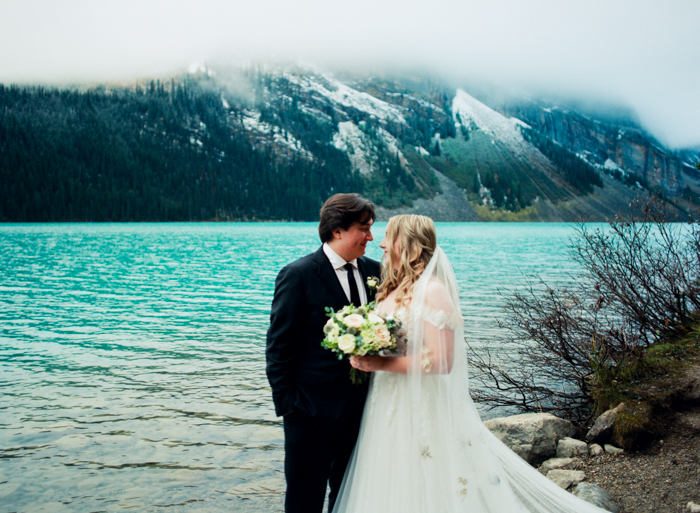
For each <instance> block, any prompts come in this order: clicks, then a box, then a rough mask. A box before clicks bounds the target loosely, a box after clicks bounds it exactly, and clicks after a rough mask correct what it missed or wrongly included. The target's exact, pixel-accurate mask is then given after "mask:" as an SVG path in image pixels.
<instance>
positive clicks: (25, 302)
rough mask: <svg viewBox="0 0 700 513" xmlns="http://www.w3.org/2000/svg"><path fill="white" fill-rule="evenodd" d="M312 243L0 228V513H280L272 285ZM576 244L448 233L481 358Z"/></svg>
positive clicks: (103, 228)
mask: <svg viewBox="0 0 700 513" xmlns="http://www.w3.org/2000/svg"><path fill="white" fill-rule="evenodd" d="M383 228H384V225H379V226H376V227H375V229H374V232H375V233H374V235H375V239H376V240H375V242H374V243H373V245H372V247H371V249H370V250H369V256H373V257H374V258H378V257H379V255H380V254H381V250H380V248H379V247H378V241H379V240H381V238H382V231H383ZM316 229H317V227H316V225H315V224H306V223H270V224H206V223H205V224H186V223H185V224H51V225H31V224H27V225H12V224H7V225H2V226H0V255H3V256H2V260H0V283H1V284H2V285H0V315H1V318H2V322H1V323H0V369H1V372H0V387H1V389H2V394H1V395H0V419H1V420H0V459H1V460H2V461H3V464H2V467H0V511H7V512H9V511H38V510H40V509H47V510H54V511H64V510H70V511H77V512H87V511H110V512H111V511H121V510H123V509H134V510H136V511H144V510H151V511H152V510H154V508H169V509H170V510H172V511H180V510H182V511H184V510H187V509H190V508H192V503H194V502H197V503H205V504H206V506H204V504H202V507H203V508H206V510H207V511H225V510H231V509H233V510H236V509H243V508H245V509H246V510H249V511H281V510H282V498H281V495H282V493H283V490H284V486H283V480H282V469H283V452H282V447H283V440H282V429H281V423H280V420H279V419H278V418H277V417H275V415H274V410H273V407H272V403H271V400H270V389H269V386H268V383H267V380H266V377H265V371H264V366H265V359H264V347H265V332H266V329H267V323H268V321H269V312H270V302H271V300H272V293H273V288H274V280H275V277H276V274H277V272H278V271H279V269H280V268H281V267H282V266H283V265H285V264H286V263H288V262H290V261H292V260H294V259H295V258H298V257H300V256H303V255H304V254H307V253H309V252H311V251H314V250H315V249H316V248H317V247H318V242H317V232H316ZM572 234H573V229H572V226H571V225H566V224H554V225H534V224H533V225H522V224H520V225H508V224H499V225H480V224H439V225H438V237H439V241H440V244H441V246H442V247H443V249H444V250H445V252H446V253H447V254H448V256H449V257H450V259H451V261H452V262H453V265H454V267H455V271H456V273H457V276H458V280H459V285H460V291H461V295H462V310H463V314H464V317H465V321H466V333H467V336H468V337H469V340H470V343H472V344H475V345H477V346H479V345H481V346H489V347H495V348H498V342H497V341H498V337H499V332H498V330H497V328H496V327H495V325H494V323H493V319H495V318H496V317H498V316H499V315H500V314H501V305H502V298H501V296H499V294H498V291H499V290H503V289H509V288H514V287H518V286H519V285H518V283H519V282H518V280H519V279H520V277H522V276H523V275H532V274H534V275H537V276H541V277H543V278H544V279H546V280H548V281H550V282H552V281H554V282H560V283H563V282H566V281H567V280H570V276H571V275H572V274H575V273H576V272H577V271H578V270H577V268H576V267H575V266H574V265H573V264H572V263H571V261H570V260H569V259H568V257H567V249H566V245H567V242H568V240H569V238H570V237H571V235H572Z"/></svg>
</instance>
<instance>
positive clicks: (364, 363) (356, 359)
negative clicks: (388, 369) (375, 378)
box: [350, 355, 384, 372]
mask: <svg viewBox="0 0 700 513" xmlns="http://www.w3.org/2000/svg"><path fill="white" fill-rule="evenodd" d="M350 365H352V366H353V367H354V368H356V369H358V370H361V371H364V372H374V371H378V370H382V367H384V358H383V357H382V356H377V355H375V356H351V357H350Z"/></svg>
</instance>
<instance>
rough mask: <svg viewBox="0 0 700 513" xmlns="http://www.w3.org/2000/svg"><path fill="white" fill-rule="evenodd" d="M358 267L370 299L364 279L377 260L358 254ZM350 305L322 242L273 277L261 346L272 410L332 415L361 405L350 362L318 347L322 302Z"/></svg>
mask: <svg viewBox="0 0 700 513" xmlns="http://www.w3.org/2000/svg"><path fill="white" fill-rule="evenodd" d="M357 266H358V268H359V270H360V273H361V274H362V277H363V280H362V281H363V282H364V283H365V290H366V291H367V297H368V299H369V301H373V300H374V290H372V291H370V290H369V288H368V287H367V284H366V281H367V278H368V277H369V276H376V277H379V276H380V271H381V266H380V264H379V262H377V261H376V260H372V259H369V258H366V257H360V258H359V259H358V261H357ZM347 304H349V301H348V299H347V297H346V296H345V292H344V291H343V288H342V286H341V285H340V282H339V281H338V277H337V276H336V273H335V270H334V269H333V266H332V265H331V263H330V261H329V260H328V257H327V256H326V255H325V253H324V252H323V247H321V248H319V249H318V250H317V251H316V252H314V253H312V254H310V255H307V256H305V257H303V258H301V259H299V260H297V261H296V262H293V263H291V264H289V265H287V266H286V267H284V268H283V269H282V270H281V271H280V273H279V274H278V275H277V280H276V281H275V295H274V298H273V300H272V310H271V312H270V328H269V329H268V331H267V347H266V351H265V357H266V362H267V365H266V371H267V377H268V380H269V381H270V386H271V387H272V399H273V401H274V403H275V412H276V413H277V415H286V414H288V413H291V412H292V411H294V410H298V411H301V412H303V413H305V414H306V415H309V416H312V417H322V418H328V419H332V420H337V419H338V418H340V416H341V415H342V414H343V413H344V412H346V411H347V409H348V408H351V409H352V408H355V407H358V406H359V408H360V411H361V408H362V405H363V404H364V399H365V395H366V394H367V386H366V385H353V384H352V383H351V382H350V363H349V362H348V359H347V358H344V359H342V360H338V357H337V356H336V354H335V353H333V352H332V351H330V350H328V349H324V348H323V347H321V341H322V340H323V337H324V334H323V326H324V325H325V324H326V321H328V317H327V316H326V312H325V307H327V306H330V307H332V308H333V309H334V310H336V311H337V310H340V309H341V308H342V307H344V306H345V305H347Z"/></svg>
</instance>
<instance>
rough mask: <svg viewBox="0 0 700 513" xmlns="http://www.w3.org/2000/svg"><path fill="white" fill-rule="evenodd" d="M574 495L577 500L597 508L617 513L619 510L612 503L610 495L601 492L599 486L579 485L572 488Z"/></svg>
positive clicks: (603, 491) (590, 484)
mask: <svg viewBox="0 0 700 513" xmlns="http://www.w3.org/2000/svg"><path fill="white" fill-rule="evenodd" d="M574 495H575V496H576V497H578V498H579V499H583V500H584V501H586V502H590V503H591V504H593V505H595V506H598V507H599V508H602V509H606V510H608V511H612V513H617V512H618V511H620V508H619V507H618V506H617V504H615V503H614V502H613V501H612V498H610V494H609V493H608V492H606V491H605V490H603V489H602V488H601V487H600V486H598V485H594V484H593V483H585V482H584V483H579V484H577V485H576V488H574Z"/></svg>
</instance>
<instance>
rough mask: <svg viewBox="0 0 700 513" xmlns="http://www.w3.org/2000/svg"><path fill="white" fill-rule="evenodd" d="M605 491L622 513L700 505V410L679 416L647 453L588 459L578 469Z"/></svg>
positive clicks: (673, 511) (649, 512) (676, 511)
mask: <svg viewBox="0 0 700 513" xmlns="http://www.w3.org/2000/svg"><path fill="white" fill-rule="evenodd" d="M571 468H575V469H576V470H583V471H585V473H586V481H588V482H590V483H594V484H597V485H598V486H600V487H601V488H603V489H605V490H606V491H607V492H608V493H609V494H610V496H611V497H612V499H613V501H614V502H615V503H616V504H617V505H618V506H619V507H620V513H652V512H653V513H662V512H669V513H681V512H686V511H688V510H687V504H688V502H694V503H696V504H700V410H697V411H694V412H686V413H683V414H677V415H676V418H675V419H674V422H673V425H672V427H671V428H670V429H669V431H668V433H667V436H666V437H665V438H664V439H663V440H660V441H659V442H656V443H654V444H653V445H651V446H650V447H648V448H647V449H645V450H643V451H639V452H633V453H623V454H619V455H611V454H605V455H602V456H599V457H597V458H589V459H586V460H584V461H582V462H580V463H578V464H577V465H576V466H573V467H571Z"/></svg>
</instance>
